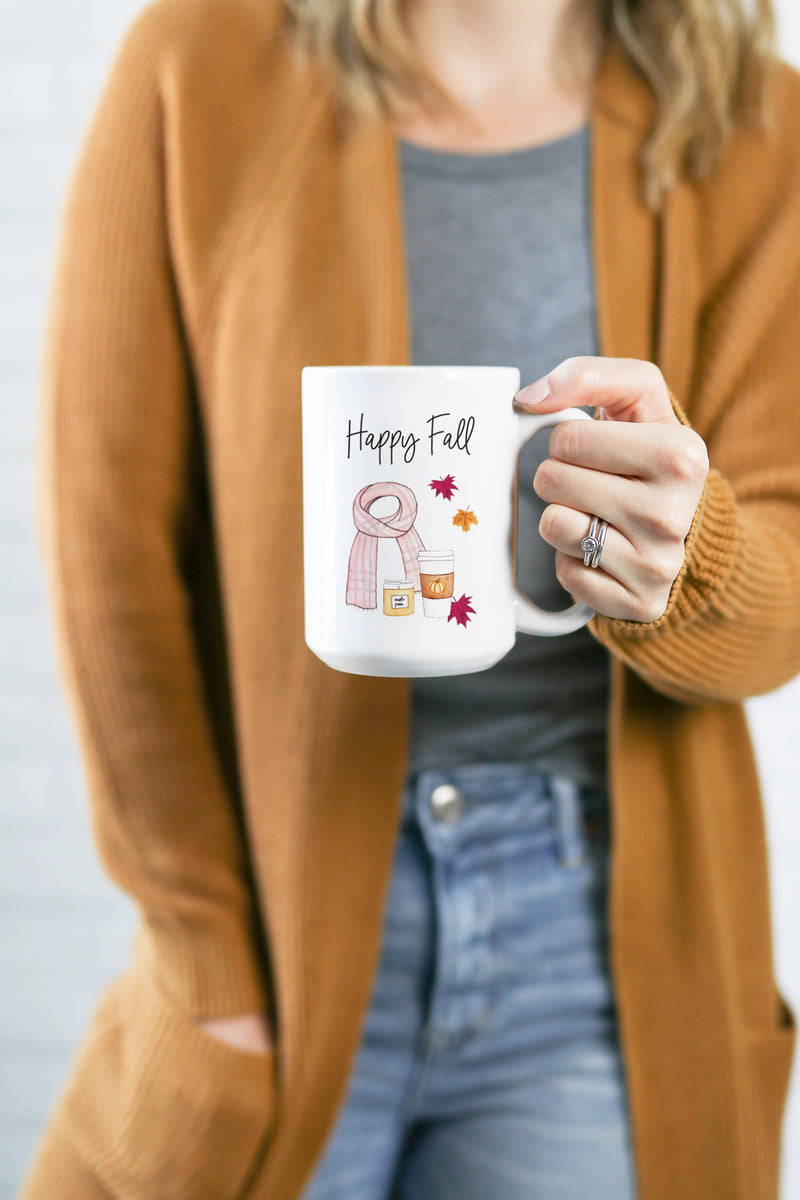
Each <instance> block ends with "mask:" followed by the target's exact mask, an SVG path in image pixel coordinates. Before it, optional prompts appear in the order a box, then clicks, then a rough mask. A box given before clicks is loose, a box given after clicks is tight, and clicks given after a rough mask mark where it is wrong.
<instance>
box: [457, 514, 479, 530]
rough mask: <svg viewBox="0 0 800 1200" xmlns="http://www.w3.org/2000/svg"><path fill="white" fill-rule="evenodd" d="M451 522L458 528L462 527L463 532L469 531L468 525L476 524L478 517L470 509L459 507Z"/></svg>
mask: <svg viewBox="0 0 800 1200" xmlns="http://www.w3.org/2000/svg"><path fill="white" fill-rule="evenodd" d="M453 524H454V525H458V526H459V528H460V529H463V530H464V533H469V530H470V526H471V525H477V524H478V518H477V517H476V516H475V513H474V512H472V510H471V509H469V508H460V509H459V510H458V512H457V513H456V515H455V516H454V517H453Z"/></svg>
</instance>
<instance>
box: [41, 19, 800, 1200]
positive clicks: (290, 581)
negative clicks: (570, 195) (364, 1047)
mask: <svg viewBox="0 0 800 1200" xmlns="http://www.w3.org/2000/svg"><path fill="white" fill-rule="evenodd" d="M653 113H654V99H653V96H652V93H651V92H650V90H649V88H648V87H647V85H646V84H645V82H644V80H643V78H642V77H641V76H640V75H639V74H638V73H637V72H636V71H635V70H634V69H633V68H632V67H631V66H630V65H629V64H628V62H627V60H626V59H625V58H624V56H623V54H622V52H621V51H619V50H618V49H615V48H614V46H613V45H610V46H609V48H608V50H607V52H606V53H605V55H604V57H603V60H602V64H601V67H600V70H599V73H598V75H597V78H596V86H595V94H594V100H593V107H592V115H591V134H592V171H591V189H592V196H591V212H592V232H593V247H594V256H595V258H594V265H595V275H596V285H597V302H598V308H599V333H600V343H601V347H602V352H603V353H604V354H606V355H612V356H629V357H635V358H642V359H652V360H654V361H655V362H657V363H658V365H659V366H660V368H661V369H662V371H663V373H664V376H665V379H666V380H667V383H668V385H669V387H670V389H671V392H672V394H673V396H674V397H675V398H676V401H675V402H676V406H677V408H678V410H679V411H680V413H681V416H682V419H684V420H689V421H691V423H692V425H693V426H694V427H695V428H696V429H697V430H698V431H699V432H700V434H701V435H702V436H703V437H704V438H705V439H706V441H707V444H708V447H709V453H710V459H711V465H712V470H711V472H710V474H709V476H708V480H707V484H706V487H705V491H704V494H703V498H702V501H701V504H700V506H699V508H698V511H697V515H696V518H695V522H694V524H693V526H692V530H691V532H690V534H689V537H688V538H687V543H686V559H685V564H684V567H683V570H682V572H681V574H680V576H679V578H678V579H677V580H676V582H675V585H674V587H673V589H672V593H671V596H670V600H669V605H668V608H667V611H666V612H665V614H664V615H663V616H662V617H661V618H659V620H657V621H654V622H652V623H651V624H636V623H634V622H625V621H615V620H607V619H604V618H602V617H599V616H598V617H595V618H593V620H592V622H591V624H590V626H589V628H590V629H591V630H592V632H593V633H594V635H595V636H596V637H597V638H598V639H599V640H600V641H601V642H602V643H603V645H605V646H606V647H607V648H608V650H609V651H610V654H611V656H612V693H611V711H610V735H609V736H610V745H609V755H610V780H609V785H610V797H611V805H612V866H611V890H610V897H609V911H608V917H609V923H610V936H611V957H612V969H613V976H614V984H615V991H616V998H617V1005H618V1015H619V1022H620V1037H621V1043H622V1048H623V1053H624V1059H625V1064H626V1071H627V1076H628V1086H629V1094H630V1106H631V1119H632V1125H633V1135H634V1149H635V1156H636V1166H637V1173H638V1177H639V1195H640V1200H776V1197H777V1187H778V1184H777V1178H778V1167H779V1152H780V1128H781V1117H782V1111H783V1107H784V1102H785V1096H786V1090H787V1081H788V1077H789V1072H790V1066H791V1063H792V1057H793V1049H794V1043H795V1038H796V1024H795V1019H794V1014H793V1013H792V1012H791V1010H790V1008H789V1007H788V1005H787V1003H786V1001H785V999H784V997H783V996H782V995H781V993H780V991H779V989H778V987H777V986H776V981H775V977H774V971H773V959H772V942H771V918H770V909H769V885H768V872H767V856H766V847H765V838H764V827H763V817H762V806H761V800H760V796H759V788H758V782H757V777H756V772H755V768H754V761H753V755H752V751H751V746H750V741H749V738H748V732H747V727H746V723H745V717H744V714H743V709H742V705H741V702H742V701H743V700H744V699H745V698H746V697H748V696H752V695H754V694H756V693H760V692H765V691H768V690H770V689H773V688H775V687H777V686H779V685H781V684H784V683H785V682H787V681H788V680H789V679H791V678H792V677H793V676H794V675H795V673H796V672H797V671H798V670H800V466H799V465H798V459H799V458H800V404H798V383H799V381H800V155H798V152H797V132H798V129H800V77H798V75H797V74H796V73H795V72H794V71H792V70H791V69H790V68H789V67H788V66H786V65H785V64H779V65H778V66H777V67H776V71H775V75H774V79H773V114H774V116H773V123H772V126H771V129H770V131H769V133H768V134H766V135H762V134H759V133H757V132H755V131H753V130H750V129H745V128H740V129H739V130H738V131H737V132H736V134H735V136H734V138H733V140H732V142H731V143H730V144H729V147H728V149H727V152H726V154H725V157H724V160H723V162H722V164H721V165H720V167H719V169H718V170H717V171H716V172H715V173H714V175H713V176H712V177H711V178H709V179H707V180H705V181H704V182H702V183H682V184H680V185H679V186H678V187H677V188H676V189H675V190H674V191H673V192H672V193H671V195H670V197H669V199H668V201H667V203H666V206H665V209H664V212H663V214H662V215H660V216H658V215H656V214H654V213H653V212H652V211H651V210H649V209H648V208H647V207H646V206H645V204H644V202H643V200H642V197H641V186H640V176H639V171H638V168H637V155H638V153H639V149H640V146H641V143H642V138H643V136H644V134H645V132H646V130H647V128H648V127H649V124H650V122H651V120H652V117H653ZM401 219H402V213H401V211H400V199H399V187H398V167H397V157H396V141H395V138H394V136H393V134H392V132H391V131H390V130H389V129H388V128H387V127H385V126H380V125H369V124H368V123H367V122H365V121H361V120H356V119H354V118H351V117H348V116H347V115H346V114H344V113H343V112H342V111H341V110H340V107H339V106H338V105H337V103H336V101H335V99H334V97H333V95H332V92H331V89H330V87H329V85H328V83H327V82H326V79H325V78H324V76H323V74H322V71H321V69H320V68H319V67H318V66H317V65H316V64H311V65H309V66H308V67H306V68H302V67H297V66H296V65H295V63H294V60H293V58H292V56H291V55H290V53H289V51H288V48H287V43H286V39H285V37H284V34H283V24H282V6H281V5H280V4H279V3H278V0H156V3H154V4H151V5H150V6H148V8H147V9H146V10H145V11H144V13H143V14H140V16H139V17H137V18H136V20H135V21H134V23H133V25H132V26H131V28H130V30H129V32H128V34H127V36H126V37H125V39H124V41H123V44H122V46H121V48H120V50H119V53H118V55H117V57H116V60H115V63H114V66H113V69H112V70H111V72H110V75H109V77H108V79H107V82H106V85H105V88H104V90H103V94H102V97H101V100H100V103H99V104H98V106H97V108H96V111H95V113H94V116H93V119H92V122H91V124H90V127H89V129H88V131H87V133H86V135H85V140H84V143H83V146H82V150H81V154H80V157H79V160H78V162H77V164H76V167H75V170H74V173H73V175H72V178H71V181H70V185H69V189H68V193H67V196H66V200H65V204H64V209H63V214H62V223H61V233H60V240H59V248H58V255H57V263H56V268H55V273H54V278H53V283H52V292H51V299H50V308H49V318H48V323H47V332H46V342H45V347H44V350H45V352H44V359H43V368H42V395H43V399H42V408H41V434H40V459H39V477H38V491H37V501H38V520H39V525H38V528H39V535H40V545H41V551H42V557H43V561H44V564H45V567H46V571H47V576H48V584H49V596H50V600H51V605H52V616H53V621H54V626H55V629H56V633H57V645H58V648H59V659H60V663H61V668H62V672H63V679H64V683H65V687H66V689H67V693H68V696H69V702H70V705H71V710H72V713H73V716H74V721H75V725H76V729H77V733H78V735H79V738H80V744H81V749H82V753H83V756H84V761H85V766H86V778H87V786H88V791H89V795H90V800H91V806H92V813H93V819H94V828H95V832H96V836H97V841H98V846H99V851H100V854H101V856H102V859H103V862H104V864H105V866H106V868H107V870H108V872H109V874H110V875H111V877H112V878H113V879H114V880H115V881H116V882H117V883H118V884H119V885H120V886H121V887H123V888H124V889H125V890H126V891H127V892H129V893H130V894H131V895H132V896H133V897H134V898H135V900H136V901H137V903H138V906H139V908H140V910H141V915H142V925H141V932H140V934H139V935H138V938H137V942H136V947H135V952H134V956H133V961H132V965H131V969H130V970H129V971H127V972H126V973H125V974H124V975H123V976H122V977H121V978H119V979H117V980H115V981H114V982H113V983H112V985H111V986H110V987H109V988H108V990H107V991H106V992H105V993H104V995H103V996H102V998H101V1000H100V1003H99V1007H98V1010H97V1013H96V1015H95V1017H94V1020H93V1022H92V1024H91V1027H90V1029H89V1031H88V1032H87V1035H86V1037H85V1039H84V1041H83V1043H82V1045H81V1047H80V1049H79V1051H78V1056H77V1059H76V1062H75V1063H74V1066H73V1069H72V1072H71V1074H70V1077H69V1080H68V1082H67V1084H66V1087H65V1089H64V1092H63V1094H62V1096H61V1098H60V1099H59V1102H58V1104H57V1106H56V1109H55V1111H54V1113H53V1115H52V1118H51V1121H50V1123H49V1125H48V1128H47V1130H46V1132H45V1135H44V1137H43V1141H42V1145H41V1147H40V1151H39V1153H38V1155H37V1158H36V1160H35V1162H34V1164H33V1166H32V1169H31V1173H30V1175H29V1179H28V1182H27V1185H26V1187H25V1190H24V1192H23V1195H24V1197H25V1200H45V1198H46V1200H53V1198H54V1197H58V1200H73V1198H74V1200H78V1198H80V1200H95V1198H97V1200H101V1198H102V1200H110V1198H111V1200H166V1198H173V1200H201V1198H202V1200H234V1198H239V1200H242V1198H245V1197H246V1198H247V1200H296V1198H297V1197H299V1196H300V1194H301V1191H302V1188H303V1185H304V1182H305V1180H306V1179H307V1178H308V1176H309V1174H310V1172H311V1169H312V1167H313V1165H314V1162H315V1161H316V1159H317V1158H318V1156H319V1155H320V1153H321V1150H322V1147H323V1144H324V1141H325V1138H326V1137H327V1135H328V1133H329V1132H330V1130H331V1128H332V1125H333V1122H334V1119H335V1115H336V1112H337V1109H338V1106H339V1105H340V1103H341V1102H342V1099H343V1095H344V1090H345V1087H346V1082H347V1077H348V1072H349V1070H350V1068H351V1066H352V1064H353V1057H354V1054H355V1051H356V1048H357V1046H358V1044H359V1040H360V1022H361V1019H362V1017H363V1015H364V1013H365V1009H366V1005H367V1003H368V999H369V994H370V989H371V984H372V979H373V973H374V971H375V969H376V965H377V955H378V951H379V943H380V932H381V920H382V905H383V902H384V900H385V898H386V894H387V886H388V880H389V872H390V868H391V861H392V852H393V846H394V839H395V834H396V830H397V824H398V820H399V801H400V796H401V791H402V784H403V780H404V770H405V761H406V760H405V756H406V748H407V741H406V739H407V708H408V681H407V680H387V679H372V678H367V677H359V676H351V675H346V674H341V673H338V672H336V671H333V670H330V669H329V668H327V667H325V666H324V665H323V664H322V663H321V662H319V661H318V660H317V659H316V658H315V657H314V655H313V654H311V653H310V651H309V650H307V648H306V646H305V644H304V640H303V612H302V546H301V466H300V371H301V368H302V367H303V366H304V365H306V364H324V363H403V362H407V361H408V320H407V312H406V281H405V277H404V254H403V246H402V225H401ZM553 365H555V364H553ZM684 414H685V415H684ZM262 1007H266V1008H267V1009H268V1010H269V1011H270V1012H271V1014H272V1020H273V1022H274V1026H275V1029H276V1045H275V1049H274V1051H273V1052H272V1053H270V1054H267V1055H263V1056H259V1055H255V1054H248V1053H245V1052H242V1051H238V1050H234V1049H233V1048H230V1047H227V1046H225V1045H222V1044H220V1043H217V1042H214V1041H213V1040H212V1039H211V1038H210V1037H208V1036H207V1035H206V1034H205V1033H203V1032H202V1031H201V1030H200V1029H199V1028H198V1027H197V1026H196V1025H195V1024H194V1020H193V1018H194V1017H196V1016H199V1015H202V1016H213V1015H228V1014H234V1013H239V1012H244V1011H250V1010H254V1009H259V1008H262Z"/></svg>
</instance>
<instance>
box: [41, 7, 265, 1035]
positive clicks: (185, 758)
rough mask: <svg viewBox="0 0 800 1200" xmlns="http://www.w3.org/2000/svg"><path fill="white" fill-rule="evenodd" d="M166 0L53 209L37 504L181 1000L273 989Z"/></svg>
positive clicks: (111, 868) (86, 725) (104, 819)
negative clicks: (175, 250)
mask: <svg viewBox="0 0 800 1200" xmlns="http://www.w3.org/2000/svg"><path fill="white" fill-rule="evenodd" d="M163 20H164V17H163V6H155V8H149V9H147V10H145V12H144V14H142V15H141V16H140V17H139V18H137V19H136V21H134V23H133V25H132V26H131V27H130V28H129V30H128V33H127V35H126V37H125V39H124V41H123V43H122V45H121V47H120V49H119V51H118V53H117V57H116V59H115V62H114V65H113V67H112V69H111V72H110V75H109V77H108V79H107V81H106V84H105V87H104V90H103V92H102V96H101V99H100V102H99V104H98V106H97V108H96V110H95V113H94V116H93V119H92V121H91V123H90V126H89V129H88V132H87V133H86V135H85V139H84V142H83V146H82V149H81V153H80V155H79V158H78V162H77V165H76V167H75V169H74V172H73V175H72V178H71V181H70V185H69V188H68V193H67V197H66V202H65V205H64V208H63V212H62V217H61V227H60V237H59V244H58V253H57V260H56V267H55V272H54V278H53V281H52V286H51V294H50V301H49V312H48V321H47V328H46V335H45V346H44V363H43V371H42V391H43V394H42V404H41V428H40V441H39V446H40V449H39V461H38V485H37V486H38V490H37V519H38V528H39V535H40V545H41V551H42V556H43V561H44V565H45V570H46V575H47V580H48V587H49V598H50V603H51V606H52V614H53V620H54V626H55V630H56V640H57V647H58V653H59V660H60V664H61V670H62V676H63V678H64V681H65V686H66V689H67V693H68V697H69V702H70V705H71V709H72V713H73V716H74V720H75V723H76V728H77V731H78V735H79V739H80V743H81V746H82V751H83V760H84V764H85V768H86V777H87V788H88V792H89V797H90V802H91V808H92V815H93V822H94V829H95V834H96V838H97V842H98V845H99V851H100V854H101V857H102V859H103V861H104V864H105V866H106V868H107V870H108V873H109V874H110V876H111V877H112V879H114V880H115V881H116V883H117V884H119V885H120V887H122V888H123V889H124V890H125V891H127V892H128V893H129V894H130V895H131V896H132V897H133V898H134V900H135V901H136V903H137V905H138V907H139V909H140V911H141V914H142V917H143V921H144V931H145V939H144V942H145V944H146V945H149V949H150V953H151V954H153V955H154V962H155V966H156V970H157V974H158V975H159V977H160V979H161V982H162V983H163V984H164V986H165V987H166V988H167V989H168V990H169V992H170V993H171V994H172V995H173V996H175V997H176V998H177V999H178V1000H179V1001H180V1002H181V1003H182V1004H183V1005H184V1006H185V1007H186V1008H187V1009H189V1010H190V1011H191V1012H192V1013H194V1014H195V1015H198V1016H199V1015H209V1016H210V1015H217V1016H221V1015H230V1014H234V1013H241V1012H246V1011H256V1010H262V1009H264V1008H265V1006H266V1004H267V995H268V989H267V988H266V986H265V977H264V967H263V962H262V957H263V956H262V952H261V941H260V938H261V933H260V928H259V926H258V921H257V917H256V906H255V903H254V896H253V891H252V887H251V883H250V877H249V868H248V860H247V854H246V850H245V843H244V838H243V833H242V828H241V820H240V816H239V812H238V808H237V797H236V796H235V794H234V786H233V785H232V784H231V783H230V782H229V780H228V778H227V776H226V773H225V771H224V770H223V765H222V763H221V761H220V758H219V754H218V751H217V749H215V746H216V745H217V741H216V739H215V730H214V727H213V722H212V718H211V715H210V709H209V705H208V703H207V697H206V695H205V694H204V681H203V672H202V670H201V665H200V661H199V647H198V644H197V640H196V634H195V632H194V629H193V622H192V596H191V594H190V590H189V586H188V584H187V572H186V570H185V565H186V562H187V558H188V556H189V554H190V552H191V548H192V544H193V539H195V538H197V537H200V536H203V535H204V533H205V532H207V531H205V530H204V528H203V526H202V523H201V515H200V512H199V507H198V496H199V494H200V490H199V487H198V478H199V475H198V472H199V471H200V470H202V463H201V461H200V460H201V455H200V454H199V452H198V444H199V443H198V423H197V412H196V402H195V397H194V392H193V383H192V379H193V376H192V367H191V357H190V355H189V354H188V353H187V347H186V339H185V336H184V331H183V328H182V324H181V313H180V306H179V301H178V289H177V287H176V280H175V278H174V276H173V271H172V263H171V256H170V244H169V233H168V223H167V218H166V213H165V210H166V203H165V193H166V188H167V181H166V180H165V170H164V163H163V161H162V159H163V154H162V152H163V143H162V129H161V105H160V97H159V81H158V78H157V71H156V69H155V65H156V64H157V63H158V61H159V45H160V38H162V32H161V30H160V29H159V22H163Z"/></svg>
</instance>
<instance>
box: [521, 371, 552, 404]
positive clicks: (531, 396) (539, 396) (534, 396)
mask: <svg viewBox="0 0 800 1200" xmlns="http://www.w3.org/2000/svg"><path fill="white" fill-rule="evenodd" d="M549 395H550V384H549V383H548V382H547V378H546V377H544V378H542V379H537V380H536V382H535V383H529V384H528V386H527V387H524V388H520V390H519V391H518V392H517V394H516V396H515V397H514V399H515V400H517V401H519V403H520V404H528V405H531V406H533V405H534V404H541V403H542V401H543V400H546V399H547V397H548V396H549Z"/></svg>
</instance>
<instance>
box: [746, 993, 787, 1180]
mask: <svg viewBox="0 0 800 1200" xmlns="http://www.w3.org/2000/svg"><path fill="white" fill-rule="evenodd" d="M777 995H778V1004H779V1010H780V1020H779V1022H778V1024H777V1025H774V1026H773V1025H765V1026H761V1025H757V1026H754V1025H747V1026H745V1027H744V1029H743V1053H744V1065H745V1074H746V1084H745V1088H744V1103H745V1105H746V1107H747V1116H746V1120H745V1123H744V1124H745V1129H746V1130H747V1132H748V1137H749V1139H750V1145H751V1152H752V1159H751V1162H752V1170H753V1174H754V1176H755V1180H754V1190H753V1193H752V1194H753V1197H754V1200H777V1197H778V1191H779V1180H780V1165H781V1134H782V1124H783V1113H784V1108H785V1104H786V1098H787V1094H788V1090H789V1079H790V1076H791V1073H792V1066H793V1063H794V1052H795V1044H796V1041H797V1023H796V1018H795V1014H794V1012H793V1011H792V1009H791V1008H790V1007H789V1005H788V1004H787V1002H786V1000H785V998H784V997H783V995H782V994H781V993H780V991H778V993H777Z"/></svg>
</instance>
